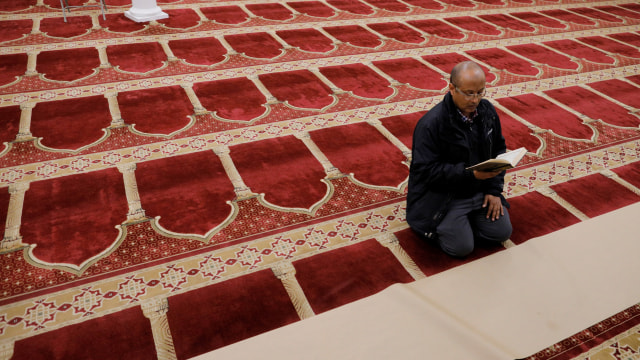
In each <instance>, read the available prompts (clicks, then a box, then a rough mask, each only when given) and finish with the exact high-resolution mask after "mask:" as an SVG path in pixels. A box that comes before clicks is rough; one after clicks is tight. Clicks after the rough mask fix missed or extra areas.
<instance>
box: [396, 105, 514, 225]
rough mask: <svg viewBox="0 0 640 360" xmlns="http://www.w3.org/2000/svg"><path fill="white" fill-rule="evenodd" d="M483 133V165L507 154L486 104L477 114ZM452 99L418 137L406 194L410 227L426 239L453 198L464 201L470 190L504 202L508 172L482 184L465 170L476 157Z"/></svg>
mask: <svg viewBox="0 0 640 360" xmlns="http://www.w3.org/2000/svg"><path fill="white" fill-rule="evenodd" d="M477 111H478V116H477V117H476V118H475V119H474V122H478V124H479V128H480V129H481V134H482V136H481V141H480V144H479V150H480V152H479V153H478V154H476V156H477V158H479V160H480V161H484V160H488V159H491V158H494V157H496V156H497V155H499V154H502V153H504V152H506V149H507V147H506V144H505V140H504V137H503V136H502V128H501V126H500V119H499V118H498V114H497V113H496V110H495V108H494V107H493V105H491V103H490V102H489V101H487V100H485V99H482V100H481V101H480V104H479V105H478V108H477ZM465 126H467V125H465V124H463V123H462V120H461V118H460V114H458V111H457V109H456V106H455V104H454V103H453V99H452V97H451V94H449V93H447V94H446V95H445V97H444V99H443V100H442V101H441V102H440V103H438V104H437V105H436V106H434V107H433V109H431V110H430V111H429V112H428V113H426V114H425V115H424V116H423V117H422V118H421V119H420V120H419V121H418V124H417V125H416V128H415V130H414V133H413V146H412V159H411V168H410V170H409V190H408V194H407V222H408V223H409V225H410V226H411V227H412V228H413V229H414V230H416V231H417V232H419V233H421V234H424V235H425V236H427V237H433V236H434V235H435V229H436V226H437V225H438V224H439V223H440V221H441V220H442V218H443V217H444V215H445V213H446V211H447V206H448V204H449V202H450V201H451V199H453V198H454V197H461V196H462V197H464V196H465V194H467V193H468V192H469V189H474V190H478V191H479V192H483V193H484V194H491V195H495V196H499V197H500V198H501V199H502V203H503V205H504V206H508V204H507V202H506V200H505V199H504V197H503V196H502V189H503V186H504V172H502V174H500V175H498V176H496V177H494V178H492V179H488V180H477V179H476V178H475V177H474V176H473V172H472V171H470V170H466V169H465V168H466V167H468V166H471V165H474V164H470V161H471V151H472V149H469V145H468V143H469V142H468V141H467V136H468V135H469V130H468V129H465V128H464V127H465Z"/></svg>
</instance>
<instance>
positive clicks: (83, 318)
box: [0, 0, 640, 359]
mask: <svg viewBox="0 0 640 360" xmlns="http://www.w3.org/2000/svg"><path fill="white" fill-rule="evenodd" d="M84 1H85V0H72V1H70V3H71V4H75V5H80V4H83V3H84ZM87 1H88V3H94V4H95V1H94V0H87ZM106 4H107V13H106V16H105V18H104V19H103V17H102V16H101V15H100V13H99V11H98V10H97V9H90V8H83V9H76V10H73V11H72V13H71V15H70V16H68V17H67V22H65V21H64V20H63V17H62V11H61V9H60V3H59V1H58V0H4V1H2V2H1V3H0V70H1V71H0V122H1V123H2V124H1V126H0V142H3V143H4V145H3V146H2V147H0V167H1V168H0V187H1V188H2V189H4V190H3V191H1V192H0V223H2V224H3V225H0V226H2V231H3V232H4V238H3V240H2V243H1V253H0V272H1V276H0V281H1V285H0V338H1V340H0V341H2V345H1V346H2V349H3V350H2V351H1V352H0V354H1V355H0V357H1V358H14V359H23V358H25V359H27V358H28V359H37V358H49V359H51V358H101V359H104V358H109V356H111V357H113V358H118V359H120V358H129V359H146V358H152V359H155V358H161V359H165V358H166V359H171V358H179V359H185V358H189V357H192V356H196V355H199V354H202V353H205V352H208V351H211V350H214V349H216V348H220V347H222V346H225V345H228V344H231V343H234V342H237V341H239V340H242V339H245V338H247V337H250V336H253V335H257V334H260V333H263V332H265V331H268V330H271V329H275V328H278V327H281V326H285V325H287V324H290V323H293V322H296V321H299V320H300V319H304V318H308V317H311V316H314V314H319V313H321V312H324V311H327V310H330V309H332V308H335V307H337V306H340V305H343V304H346V303H349V302H352V301H354V300H357V299H360V298H363V297H366V296H370V295H373V294H375V293H376V292H378V291H380V290H382V289H384V288H386V287H387V286H389V285H391V284H394V283H398V282H404V283H407V282H411V281H414V280H416V279H420V278H423V277H425V276H431V275H433V274H437V273H440V272H443V271H446V270H447V269H451V268H453V267H456V266H463V265H464V264H465V263H468V262H470V261H474V260H475V259H478V258H480V257H483V256H489V255H491V254H492V253H495V252H497V251H501V250H504V248H488V247H486V246H479V247H478V249H476V250H475V252H474V254H473V255H472V256H470V257H469V258H467V259H464V260H455V259H451V258H448V257H447V256H445V255H444V254H442V253H441V252H440V251H439V250H438V249H436V248H435V247H434V246H433V245H432V244H428V243H424V242H421V241H420V240H419V239H417V238H416V236H415V235H414V234H413V233H412V232H411V231H410V230H409V229H408V226H407V224H406V221H405V220H404V216H405V202H404V198H405V193H406V185H407V176H408V163H409V162H410V157H411V150H410V147H411V136H412V131H413V127H414V125H415V123H416V121H417V120H418V118H419V117H420V116H421V115H422V114H423V113H425V112H426V111H428V110H429V109H430V108H431V107H432V106H433V105H435V104H436V103H437V102H439V101H440V100H441V98H442V96H443V95H444V93H445V91H446V87H447V79H448V73H449V71H450V70H451V68H452V67H453V65H454V64H455V63H457V62H459V61H461V60H468V59H470V60H474V61H477V62H478V63H480V64H481V65H482V66H483V67H484V68H485V71H486V73H487V81H488V89H487V97H488V98H489V99H490V100H491V101H492V102H493V103H494V104H495V105H496V107H497V109H498V111H499V114H500V117H501V121H502V126H503V129H504V135H505V137H506V139H507V146H508V147H509V148H510V149H515V148H518V147H521V146H524V147H526V148H527V149H528V150H529V152H528V154H527V155H526V157H525V159H524V160H523V162H522V163H521V164H520V166H519V167H518V168H516V169H514V170H512V171H509V172H508V173H507V175H506V178H505V180H506V181H505V182H506V186H505V194H506V196H507V198H508V199H509V201H510V203H511V204H512V210H511V216H512V221H513V224H514V233H513V236H512V239H511V240H510V241H508V242H506V243H505V244H504V246H505V247H510V246H518V244H522V243H523V242H525V241H528V240H530V239H533V238H535V237H536V236H540V235H543V234H547V233H549V232H553V231H556V230H558V229H561V228H563V227H566V226H569V225H571V224H574V223H577V222H579V221H583V220H585V219H588V218H590V217H594V216H598V215H600V214H603V213H606V212H609V211H612V210H615V209H618V208H621V207H623V206H625V205H628V204H631V203H634V202H637V201H639V200H640V128H639V125H640V117H639V113H640V97H639V96H638V94H639V93H640V4H638V3H637V2H636V3H634V2H632V1H629V0H619V1H572V0H557V1H542V0H449V1H444V0H366V1H365V0H362V1H360V0H304V1H289V2H265V1H258V0H255V1H254V0H240V1H216V2H211V1H197V0H177V1H165V2H159V5H160V6H161V8H162V9H163V11H165V12H166V13H167V14H169V18H167V19H164V20H158V21H153V22H151V23H134V22H132V21H130V20H129V19H127V18H126V17H125V16H124V15H123V12H124V11H125V10H127V9H129V8H130V7H131V3H130V1H125V0H106ZM533 241H535V240H533ZM620 310H621V311H623V312H622V313H621V314H628V313H629V312H634V313H635V314H636V315H634V316H635V317H633V318H634V319H635V318H637V310H638V309H637V307H634V308H631V309H620ZM625 311H626V313H625ZM616 316H625V315H616ZM614 318H615V317H614ZM610 321H611V320H610V319H608V320H605V319H603V323H602V324H610ZM602 324H596V325H594V326H597V329H600V330H599V331H595V330H593V329H591V330H585V333H581V334H582V335H581V334H577V335H576V336H574V337H573V338H571V339H568V340H566V341H564V342H561V343H559V344H556V345H552V344H550V346H551V347H550V348H549V349H546V350H543V349H541V353H540V354H536V355H535V357H533V358H535V359H539V358H554V359H567V358H571V357H574V356H579V355H580V354H582V353H584V352H588V353H587V354H588V355H581V356H582V357H581V358H585V357H587V358H588V357H590V358H593V359H596V358H607V357H602V356H604V355H602V354H603V353H605V352H606V353H611V354H613V355H611V356H613V357H610V358H619V359H623V358H632V357H631V356H632V355H629V354H630V353H631V352H633V351H635V352H634V353H633V354H635V355H633V356H638V355H637V354H638V352H639V351H640V350H639V349H638V347H637V339H638V332H639V331H640V330H639V329H638V323H637V321H636V322H635V323H628V324H627V325H628V326H626V327H625V328H624V329H623V330H621V331H617V330H616V331H614V330H611V328H612V326H609V325H602ZM603 326H604V327H603ZM613 327H615V326H613ZM122 329H126V331H124V332H123V331H122ZM594 329H596V328H594ZM603 329H604V330H607V331H604V330H603ZM618 329H620V328H619V327H618ZM594 338H597V339H598V340H597V341H595V340H593V339H594ZM627 343H632V344H636V345H633V346H632V345H628V344H627ZM575 344H580V345H579V346H577V347H576V346H574V345H575ZM625 344H627V345H625ZM634 346H635V348H634ZM568 348H572V349H574V350H572V352H567V351H565V350H566V349H568ZM623 348H624V349H632V350H625V351H627V352H626V353H625V352H623V351H622V350H620V349H623ZM559 349H560V350H559ZM575 349H579V351H578V352H577V353H576V351H577V350H575ZM611 349H615V351H613V350H611ZM633 349H635V350H633ZM561 350H562V351H561ZM589 351H590V352H589ZM612 351H613V352H612ZM543 354H546V355H543ZM549 354H551V355H553V356H556V357H549V356H550V355H549ZM11 356H13V357H11ZM545 356H546V357H545ZM616 356H617V357H616ZM625 356H626V357H625Z"/></svg>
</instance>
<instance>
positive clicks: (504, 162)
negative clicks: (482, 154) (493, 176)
mask: <svg viewBox="0 0 640 360" xmlns="http://www.w3.org/2000/svg"><path fill="white" fill-rule="evenodd" d="M526 153H527V149H525V148H523V147H521V148H519V149H516V150H511V151H508V152H506V153H504V154H500V155H498V156H497V157H496V158H495V159H489V160H487V161H483V162H481V163H479V164H475V165H473V166H470V167H468V168H467V169H469V170H478V171H488V172H491V171H502V170H507V169H511V168H514V167H516V165H518V163H519V162H520V160H522V158H523V157H524V155H525V154H526Z"/></svg>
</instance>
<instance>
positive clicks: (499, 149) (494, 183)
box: [485, 106, 507, 196]
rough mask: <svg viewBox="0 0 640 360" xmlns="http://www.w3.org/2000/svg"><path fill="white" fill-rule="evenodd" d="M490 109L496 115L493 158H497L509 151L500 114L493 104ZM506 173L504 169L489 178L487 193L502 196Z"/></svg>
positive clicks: (492, 149) (492, 148)
mask: <svg viewBox="0 0 640 360" xmlns="http://www.w3.org/2000/svg"><path fill="white" fill-rule="evenodd" d="M490 111H491V114H492V116H494V120H493V134H492V135H493V138H492V147H491V158H495V157H496V156H498V155H500V154H503V153H505V152H507V145H506V142H505V140H504V136H503V135H502V125H501V124H500V117H499V116H498V113H497V112H496V110H495V108H494V107H493V106H491V107H490ZM505 174H506V171H503V172H502V173H500V175H498V176H496V177H494V178H492V179H489V180H487V185H488V186H487V188H486V190H485V193H486V194H490V195H494V196H501V194H502V191H503V189H504V175H505Z"/></svg>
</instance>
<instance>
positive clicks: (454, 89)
mask: <svg viewBox="0 0 640 360" xmlns="http://www.w3.org/2000/svg"><path fill="white" fill-rule="evenodd" d="M449 91H450V92H452V93H453V92H454V91H456V86H455V85H453V84H452V83H449Z"/></svg>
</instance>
